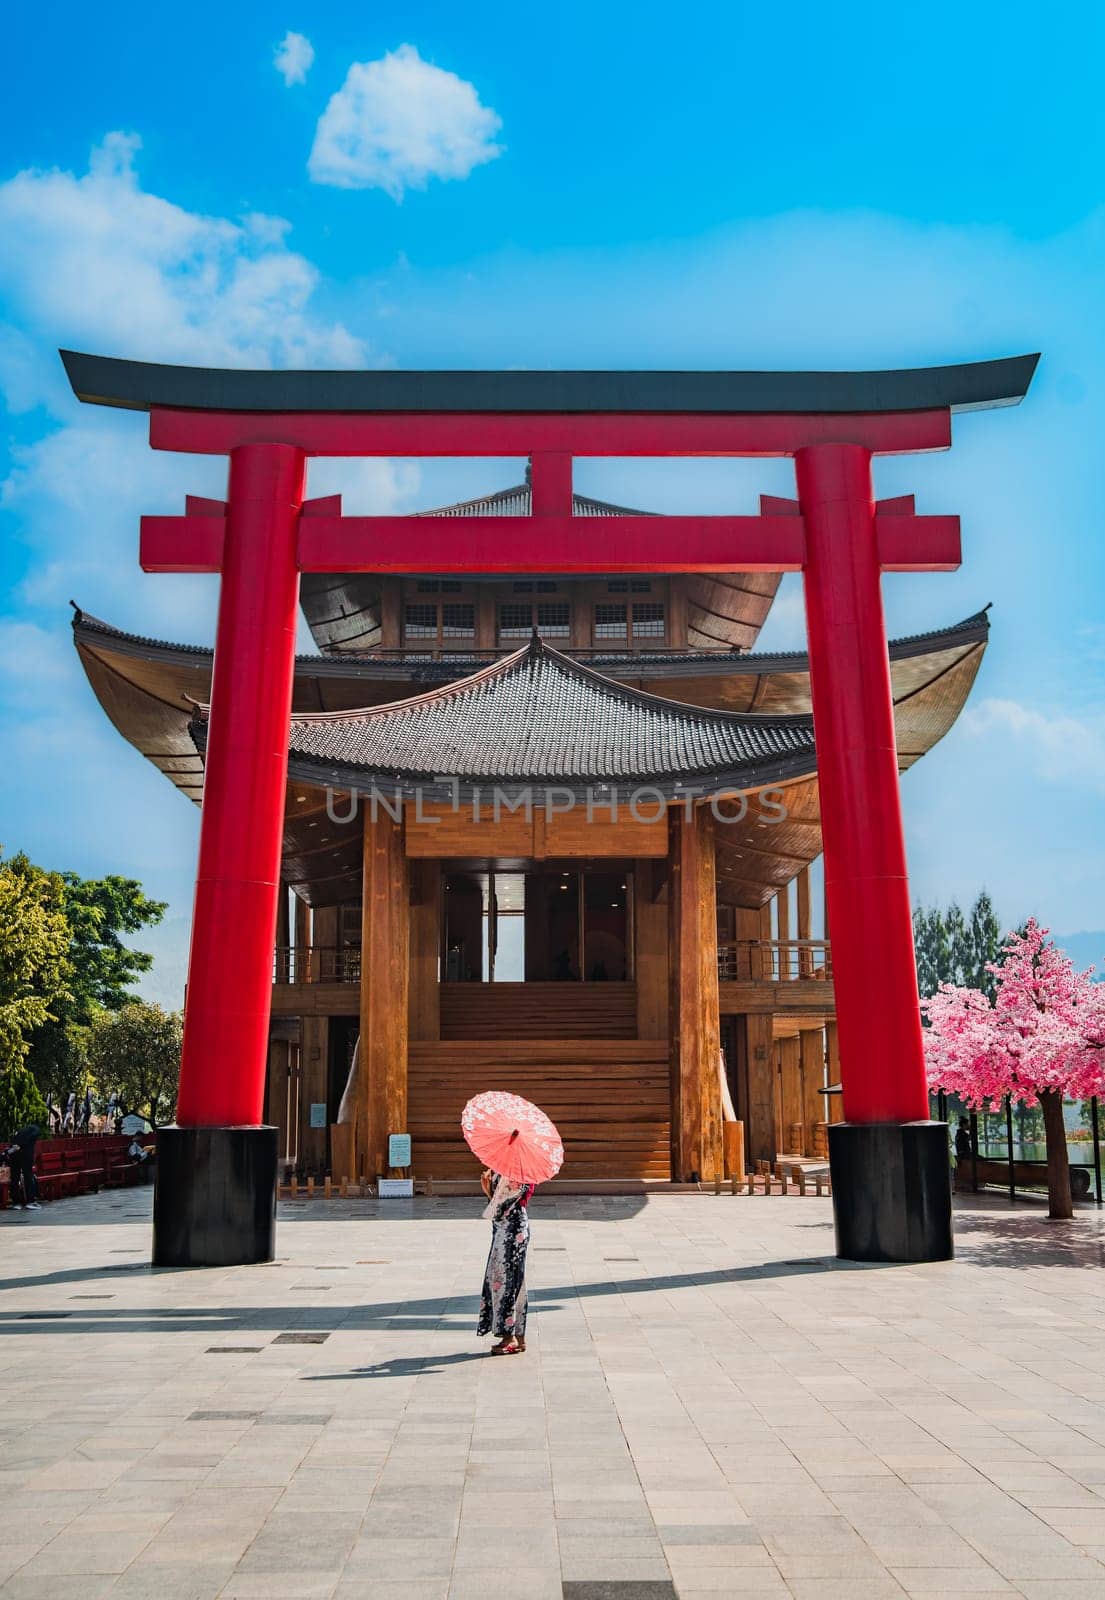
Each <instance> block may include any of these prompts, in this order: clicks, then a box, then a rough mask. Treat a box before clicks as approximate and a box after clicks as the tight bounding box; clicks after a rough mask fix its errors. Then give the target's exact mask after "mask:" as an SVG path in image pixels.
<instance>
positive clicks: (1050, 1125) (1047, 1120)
mask: <svg viewBox="0 0 1105 1600" xmlns="http://www.w3.org/2000/svg"><path fill="white" fill-rule="evenodd" d="M1040 1106H1041V1108H1042V1110H1043V1113H1044V1138H1045V1139H1046V1140H1047V1214H1048V1216H1049V1217H1055V1218H1057V1219H1060V1220H1065V1219H1066V1218H1067V1217H1073V1215H1074V1206H1073V1204H1072V1202H1071V1194H1070V1160H1069V1158H1068V1156H1067V1129H1066V1124H1065V1123H1064V1121H1063V1097H1062V1095H1061V1094H1060V1093H1059V1092H1058V1090H1056V1089H1045V1090H1043V1091H1042V1093H1041V1095H1040Z"/></svg>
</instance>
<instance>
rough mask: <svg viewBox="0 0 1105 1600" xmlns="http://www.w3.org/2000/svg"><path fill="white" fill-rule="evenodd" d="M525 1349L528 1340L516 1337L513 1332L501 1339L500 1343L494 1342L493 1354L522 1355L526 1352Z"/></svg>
mask: <svg viewBox="0 0 1105 1600" xmlns="http://www.w3.org/2000/svg"><path fill="white" fill-rule="evenodd" d="M525 1349H526V1341H525V1340H524V1339H516V1338H515V1337H514V1336H513V1334H512V1335H511V1336H510V1337H509V1338H506V1339H502V1340H500V1342H499V1343H498V1344H493V1345H492V1346H491V1354H492V1355H493V1356H520V1355H524V1354H525Z"/></svg>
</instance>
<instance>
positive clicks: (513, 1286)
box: [476, 1171, 534, 1356]
mask: <svg viewBox="0 0 1105 1600" xmlns="http://www.w3.org/2000/svg"><path fill="white" fill-rule="evenodd" d="M480 1185H481V1187H482V1189H483V1192H484V1194H485V1195H486V1196H487V1198H488V1206H487V1209H486V1211H485V1212H484V1216H485V1217H489V1218H490V1220H491V1252H490V1254H489V1255H488V1258H487V1270H486V1272H485V1273H484V1278H483V1294H482V1296H481V1298H480V1320H479V1322H478V1323H477V1325H476V1332H477V1334H480V1335H482V1334H485V1333H492V1334H494V1335H495V1337H496V1338H497V1339H498V1341H499V1343H498V1344H495V1345H492V1347H491V1354H492V1355H493V1356H515V1355H521V1354H522V1352H523V1351H524V1350H525V1348H526V1251H527V1249H528V1247H529V1202H530V1196H531V1195H532V1194H533V1190H534V1185H533V1184H532V1183H521V1184H519V1183H511V1182H510V1180H509V1179H507V1178H500V1177H499V1175H498V1174H497V1173H494V1172H491V1171H485V1172H484V1173H483V1174H482V1175H481V1177H480Z"/></svg>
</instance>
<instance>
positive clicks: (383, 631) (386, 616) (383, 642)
mask: <svg viewBox="0 0 1105 1600" xmlns="http://www.w3.org/2000/svg"><path fill="white" fill-rule="evenodd" d="M399 584H400V580H399V579H398V578H392V577H384V578H381V579H380V647H381V649H383V650H398V649H399V647H400V645H401V644H402V643H403V620H402V595H401V594H400V589H399Z"/></svg>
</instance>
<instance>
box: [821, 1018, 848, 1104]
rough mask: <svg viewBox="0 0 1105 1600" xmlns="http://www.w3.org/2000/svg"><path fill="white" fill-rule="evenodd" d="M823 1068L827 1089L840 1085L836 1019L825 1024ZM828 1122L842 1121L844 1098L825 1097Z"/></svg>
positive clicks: (838, 1096)
mask: <svg viewBox="0 0 1105 1600" xmlns="http://www.w3.org/2000/svg"><path fill="white" fill-rule="evenodd" d="M825 1066H826V1070H827V1072H828V1079H829V1087H832V1086H833V1085H835V1084H839V1083H840V1046H839V1044H838V1043H837V1034H836V1018H835V1017H833V1018H832V1020H831V1021H829V1022H826V1024H825ZM827 1099H828V1106H829V1115H828V1118H827V1119H826V1120H827V1121H829V1122H843V1121H844V1096H843V1095H839V1094H831V1095H829V1096H828V1097H827Z"/></svg>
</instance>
